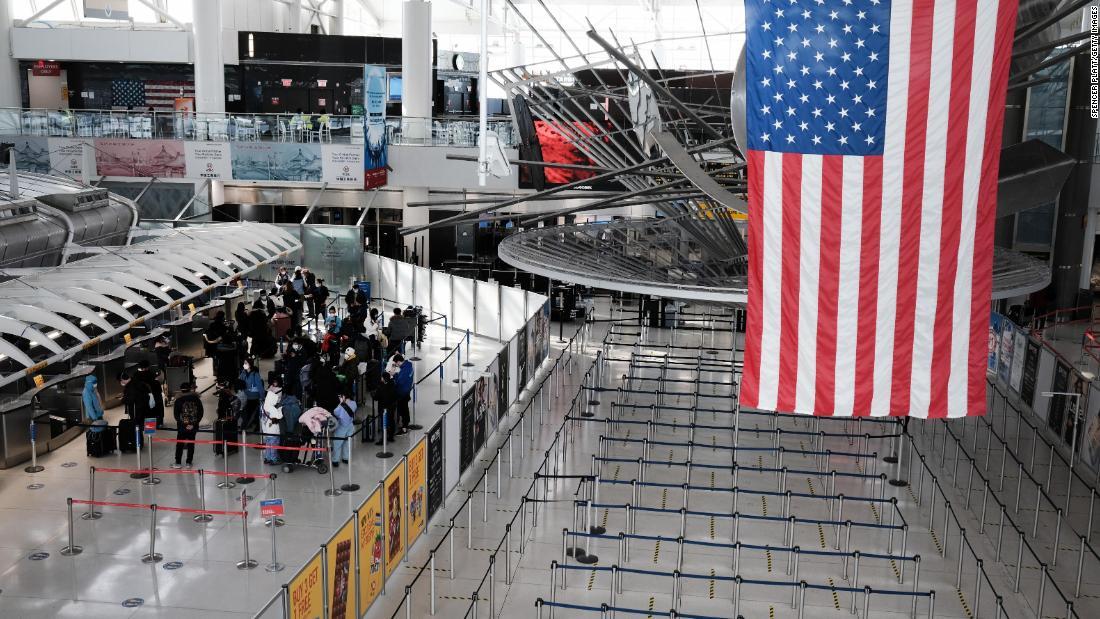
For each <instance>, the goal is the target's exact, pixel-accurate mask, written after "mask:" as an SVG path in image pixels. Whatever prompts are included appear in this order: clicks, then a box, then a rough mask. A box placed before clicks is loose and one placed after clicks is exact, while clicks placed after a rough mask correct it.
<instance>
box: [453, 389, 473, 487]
mask: <svg viewBox="0 0 1100 619" xmlns="http://www.w3.org/2000/svg"><path fill="white" fill-rule="evenodd" d="M475 392H476V390H475V389H470V390H469V391H467V392H466V393H464V394H462V438H461V440H460V447H459V458H458V470H459V473H464V472H466V469H467V468H468V467H469V466H470V463H471V462H473V461H474V454H475V453H477V447H476V446H475V443H474V437H475V436H476V435H477V430H476V428H475V427H474V415H475V414H476V409H477V406H476V403H475V399H476V397H475V396H476V393H475Z"/></svg>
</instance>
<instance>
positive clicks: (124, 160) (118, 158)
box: [95, 139, 187, 178]
mask: <svg viewBox="0 0 1100 619" xmlns="http://www.w3.org/2000/svg"><path fill="white" fill-rule="evenodd" d="M95 167H96V173H97V174H101V175H103V176H132V177H156V178H183V177H185V176H187V157H186V155H185V154H184V152H183V142H182V141H179V140H112V139H97V140H96V141H95Z"/></svg>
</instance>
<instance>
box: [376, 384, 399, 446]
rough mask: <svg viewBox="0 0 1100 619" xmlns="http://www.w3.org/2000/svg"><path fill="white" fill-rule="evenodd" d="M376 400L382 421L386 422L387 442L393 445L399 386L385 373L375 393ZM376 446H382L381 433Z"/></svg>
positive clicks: (395, 432)
mask: <svg viewBox="0 0 1100 619" xmlns="http://www.w3.org/2000/svg"><path fill="white" fill-rule="evenodd" d="M374 400H375V402H377V403H378V413H379V415H380V420H381V421H384V422H385V427H384V428H383V430H384V431H385V432H386V441H388V442H391V443H392V442H393V437H394V435H396V434H397V410H396V409H397V385H395V384H394V382H393V379H392V378H390V375H389V374H387V373H385V372H382V383H381V384H380V385H379V386H378V389H377V390H376V391H375V392H374ZM374 444H375V445H381V444H382V433H381V432H379V433H378V440H377V441H375V443H374Z"/></svg>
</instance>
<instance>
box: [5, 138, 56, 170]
mask: <svg viewBox="0 0 1100 619" xmlns="http://www.w3.org/2000/svg"><path fill="white" fill-rule="evenodd" d="M0 142H9V143H12V144H14V145H15V146H13V148H14V149H15V167H16V169H17V170H19V171H20V172H35V173H37V174H49V173H50V147H49V141H48V140H47V139H46V138H39V137H26V136H22V135H6V136H4V137H0Z"/></svg>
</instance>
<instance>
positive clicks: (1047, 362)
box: [1032, 348, 1057, 421]
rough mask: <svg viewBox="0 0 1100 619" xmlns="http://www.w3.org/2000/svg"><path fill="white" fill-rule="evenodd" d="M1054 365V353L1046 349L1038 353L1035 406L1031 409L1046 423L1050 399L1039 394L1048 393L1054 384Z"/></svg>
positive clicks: (1055, 362) (1055, 363)
mask: <svg viewBox="0 0 1100 619" xmlns="http://www.w3.org/2000/svg"><path fill="white" fill-rule="evenodd" d="M1055 365H1057V361H1055V359H1054V353H1052V352H1050V351H1049V350H1047V349H1046V348H1043V349H1042V350H1041V351H1039V371H1038V372H1037V373H1036V375H1035V404H1034V405H1033V406H1032V408H1033V409H1034V410H1035V414H1036V415H1038V416H1039V419H1042V420H1043V421H1046V419H1047V413H1049V412H1050V398H1045V397H1043V396H1042V395H1041V394H1042V393H1043V392H1044V391H1050V389H1051V385H1052V384H1053V383H1054V366H1055Z"/></svg>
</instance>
